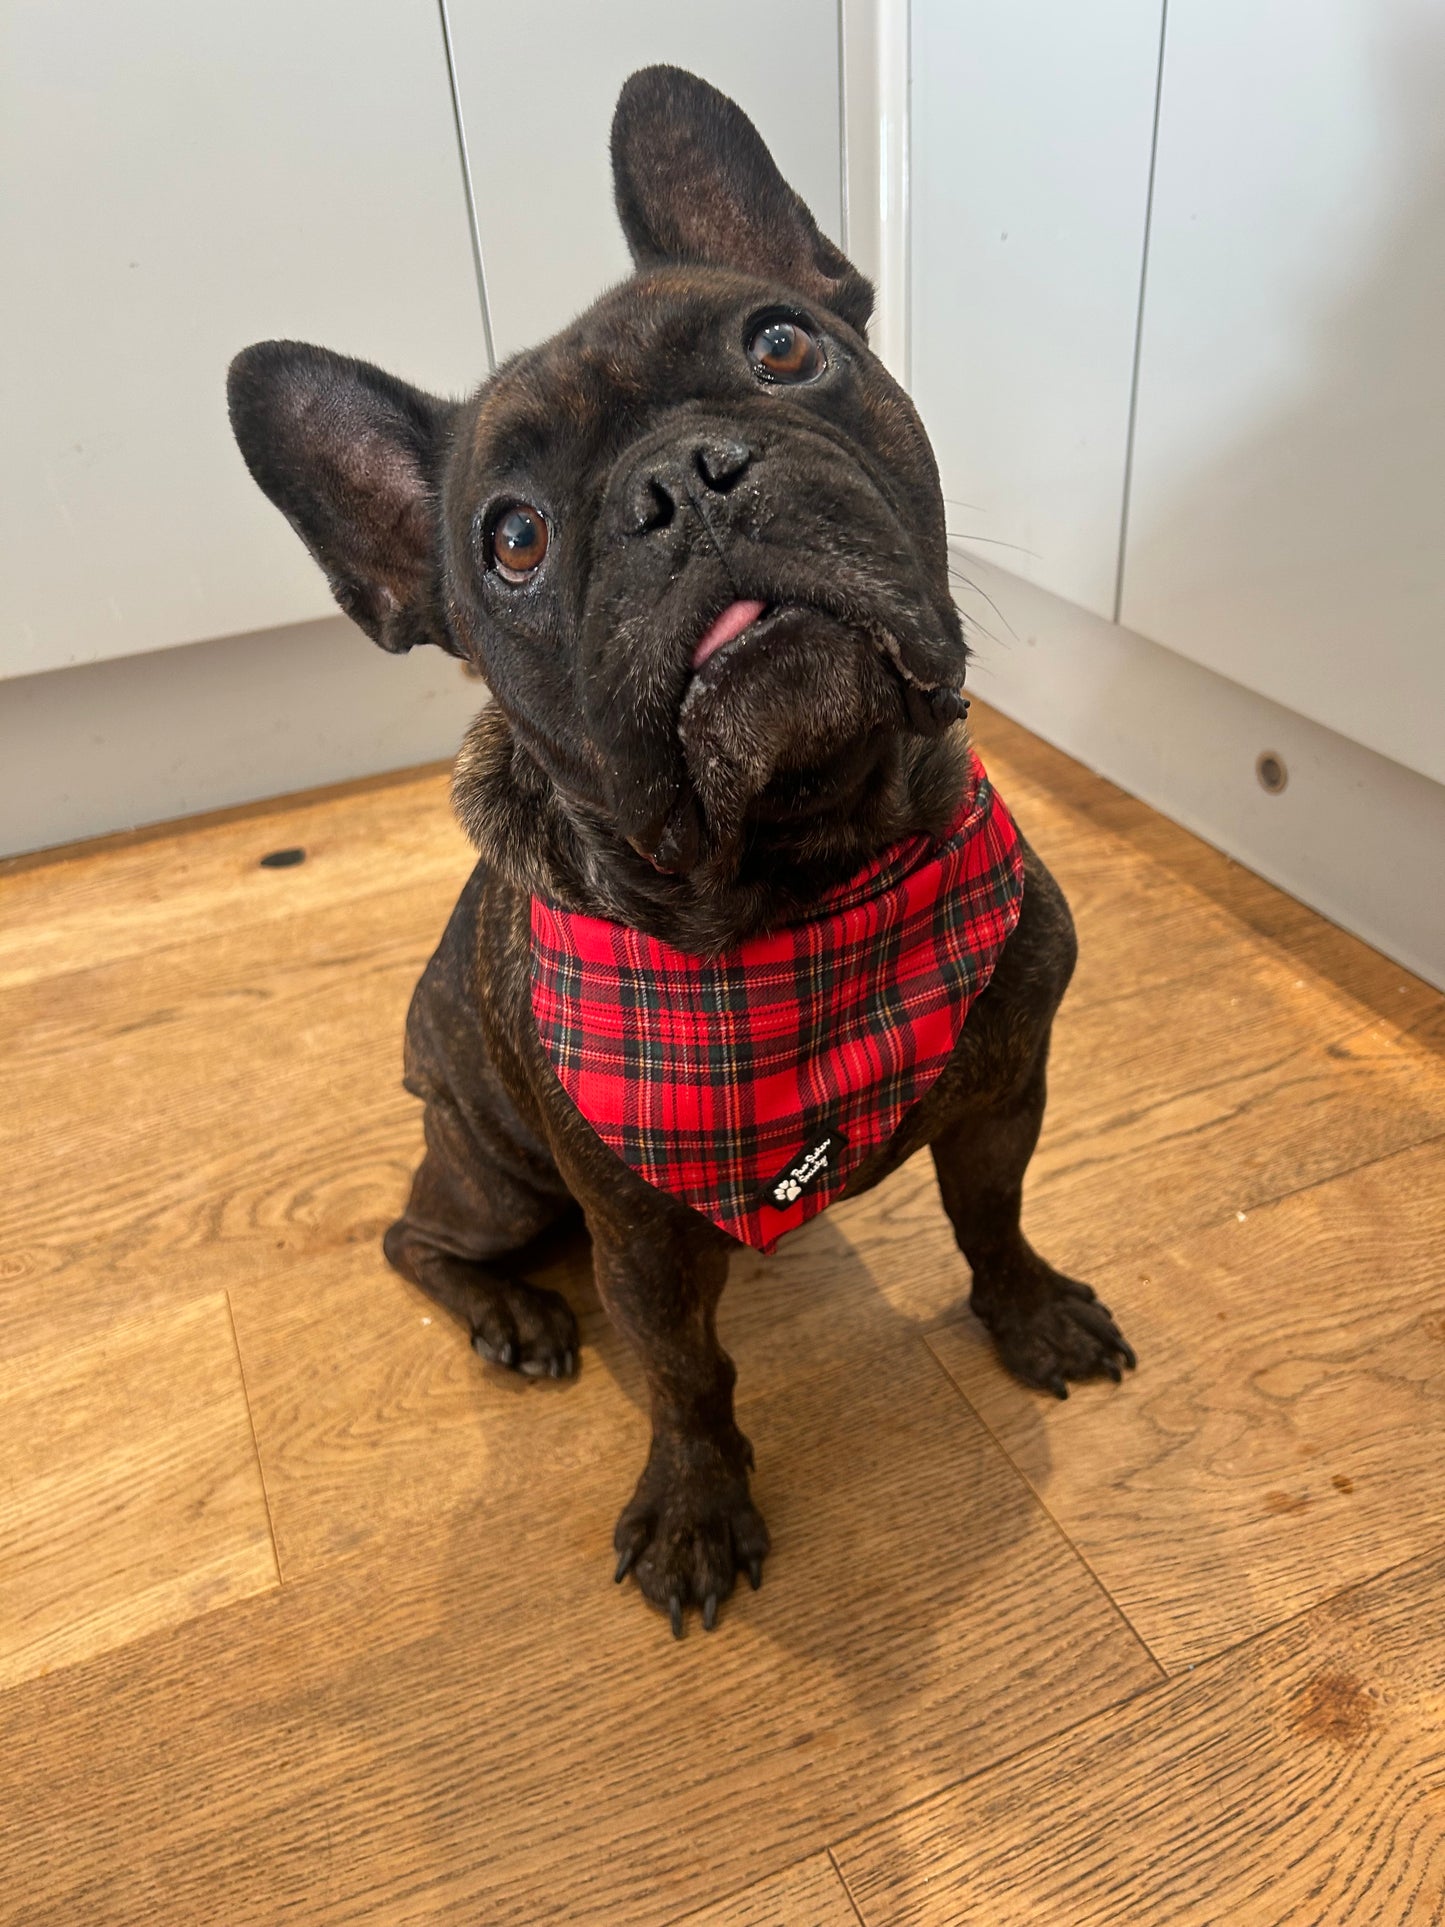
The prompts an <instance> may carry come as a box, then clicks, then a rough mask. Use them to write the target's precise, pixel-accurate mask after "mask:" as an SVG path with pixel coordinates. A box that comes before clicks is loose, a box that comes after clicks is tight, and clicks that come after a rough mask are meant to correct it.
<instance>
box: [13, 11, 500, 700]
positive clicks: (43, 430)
mask: <svg viewBox="0 0 1445 1927" xmlns="http://www.w3.org/2000/svg"><path fill="white" fill-rule="evenodd" d="M3 35H4V40H3V46H0V176H3V188H0V194H3V211H0V349H3V353H0V421H3V429H0V434H3V452H0V465H3V469H4V483H3V491H4V492H3V497H0V675H11V676H14V675H24V674H26V673H28V672H30V671H32V670H39V669H49V668H55V667H58V666H60V665H62V664H67V663H79V662H90V661H95V660H97V659H100V658H104V657H111V656H121V655H128V654H131V653H134V652H136V651H141V650H150V649H158V648H163V647H166V646H168V645H170V644H174V643H181V642H191V641H196V640H199V639H201V638H203V637H209V636H216V635H223V634H230V633H233V632H237V631H243V630H253V629H264V628H268V627H271V626H273V625H275V624H280V623H286V622H294V621H298V620H300V619H302V618H305V617H309V616H318V615H322V614H325V613H329V612H331V610H332V604H331V601H330V598H329V596H328V594H327V591H326V585H325V583H324V582H323V580H322V578H321V575H320V573H319V571H318V570H317V569H316V567H315V565H314V564H313V563H312V562H311V561H310V559H309V558H308V557H307V556H306V554H305V552H304V551H303V549H302V548H301V545H300V544H299V543H298V542H297V540H296V538H295V536H294V535H292V534H291V532H290V530H289V529H287V528H286V526H285V524H284V523H283V522H282V520H281V518H280V517H279V516H278V515H277V513H276V511H275V510H274V509H273V508H272V507H271V506H270V504H269V503H267V502H266V501H265V500H264V499H263V498H262V496H261V495H260V493H259V491H258V490H257V489H256V487H255V485H254V484H253V483H252V481H251V480H250V478H249V476H248V475H247V474H246V472H245V469H244V467H243V465H242V462H241V459H240V456H239V455H238V454H237V452H236V449H235V447H234V445H233V443H232V441H231V436H230V431H229V429H228V427H227V423H226V407H225V375H226V364H227V361H228V360H229V359H230V357H231V355H232V354H234V353H235V351H236V350H237V349H238V348H241V347H243V346H244V345H245V344H246V343H247V342H249V341H254V340H256V339H258V338H259V337H262V336H266V335H291V336H296V337H300V338H302V339H311V340H316V341H320V342H323V343H325V344H326V345H327V346H330V347H334V348H340V349H344V350H347V351H350V352H352V353H355V354H360V355H364V356H368V357H370V358H371V359H374V360H377V361H380V362H384V363H387V364H389V365H390V366H392V367H394V368H395V369H396V370H397V371H398V372H400V373H404V374H407V375H409V376H411V377H413V378H414V379H416V380H418V381H420V382H423V383H426V384H429V385H431V386H434V387H438V388H441V389H444V390H446V389H451V390H462V389H465V388H468V387H470V386H472V385H474V384H475V382H476V381H478V380H479V379H480V378H481V377H482V375H483V374H485V372H486V368H485V359H484V350H483V346H482V336H481V311H480V302H479V299H478V295H477V288H476V280H475V273H474V268H473V263H472V254H471V243H470V236H469V232H468V225H467V215H466V201H465V194H464V190H463V183H462V176H461V168H460V163H459V159H458V153H457V143H456V131H455V124H454V118H453V113H452V106H451V94H450V87H449V84H448V78H447V67H446V55H445V47H444V44H443V40H442V35H441V28H440V23H439V18H438V13H437V6H436V0H349V4H348V5H347V6H345V7H343V8H338V7H336V6H334V5H331V4H326V3H325V0H245V4H241V3H240V0H225V3H224V4H222V3H219V0H207V4H196V3H195V0H189V3H188V0H126V4H124V5H117V4H108V3H107V0H63V3H62V4H55V0H7V4H6V5H5V9H4V25H3ZM362 646H364V645H362V644H361V643H360V642H358V647H362Z"/></svg>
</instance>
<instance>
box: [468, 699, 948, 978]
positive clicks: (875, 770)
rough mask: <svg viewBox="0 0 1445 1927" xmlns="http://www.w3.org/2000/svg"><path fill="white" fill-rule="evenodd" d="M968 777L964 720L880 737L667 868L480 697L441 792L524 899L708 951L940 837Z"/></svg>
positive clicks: (788, 917) (791, 917) (802, 911)
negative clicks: (810, 796) (845, 774)
mask: <svg viewBox="0 0 1445 1927" xmlns="http://www.w3.org/2000/svg"><path fill="white" fill-rule="evenodd" d="M967 774H968V735H967V730H966V726H965V725H964V724H963V723H958V724H956V725H955V726H954V727H953V728H952V729H950V730H948V731H947V732H946V733H945V734H943V735H941V736H933V737H918V736H901V735H900V736H891V737H889V738H887V739H886V740H885V741H884V742H882V743H881V744H879V745H878V746H877V747H876V748H875V749H873V750H872V751H871V752H870V753H869V755H868V756H867V758H866V759H865V760H864V761H862V762H861V763H860V766H859V768H858V771H857V772H856V782H855V783H853V784H852V785H851V786H849V787H848V788H847V789H846V793H842V794H833V795H830V796H828V797H827V798H826V799H824V800H822V801H819V802H817V803H813V804H810V803H807V802H806V801H804V802H802V803H801V804H800V805H797V806H795V799H794V798H791V797H788V796H787V795H786V794H774V795H770V796H767V797H764V798H762V799H760V801H759V808H758V809H757V811H756V812H755V813H754V814H753V816H752V817H751V819H750V821H749V824H748V831H747V836H746V839H745V842H744V845H743V848H742V851H741V853H740V854H739V855H738V856H736V857H734V858H731V859H729V860H728V861H727V862H726V863H724V862H722V861H720V860H718V859H711V860H707V861H704V863H703V864H702V865H701V866H700V867H699V869H698V870H696V871H694V872H693V873H692V874H691V875H688V876H668V875H664V874H660V873H658V872H657V871H656V870H654V869H653V868H652V867H651V866H650V865H649V864H648V863H647V861H646V860H645V859H644V858H642V857H640V856H638V855H637V853H636V852H635V851H634V850H633V849H631V848H630V847H629V846H628V844H627V843H626V842H625V841H624V840H623V839H622V838H621V837H620V836H618V835H617V833H616V831H615V830H612V829H611V828H609V826H608V825H607V824H606V823H605V822H604V821H603V819H602V818H601V817H600V816H599V815H597V814H595V813H594V812H592V811H591V810H589V809H588V808H587V807H586V806H584V805H581V804H579V803H577V802H576V801H574V800H573V799H571V798H569V797H567V796H565V795H564V794H563V793H562V792H561V791H560V790H559V789H558V788H557V786H556V785H555V784H554V783H553V782H552V780H551V778H550V777H549V776H548V775H547V774H546V773H545V772H544V771H543V769H542V768H541V767H540V765H539V764H538V763H537V761H536V760H535V759H534V758H533V757H532V756H531V755H530V754H529V752H528V750H527V749H526V747H525V745H524V744H523V743H522V742H521V740H520V739H519V737H518V736H517V734H516V733H515V732H514V730H513V729H512V726H511V724H510V723H509V722H508V720H507V718H506V717H505V715H504V714H503V713H502V711H501V710H500V709H499V708H498V707H497V706H496V704H491V705H489V706H488V708H486V709H484V710H483V711H482V713H481V715H480V716H478V717H477V719H476V721H475V722H474V723H473V724H472V726H471V728H470V729H469V730H468V732H467V735H466V738H465V740H464V741H463V744H462V748H461V753H460V754H459V756H458V758H457V764H456V771H455V774H454V776H453V779H452V801H453V805H454V807H455V809H456V813H457V816H458V819H459V820H460V822H461V825H462V827H463V829H464V830H465V831H466V833H467V835H468V837H469V838H470V839H471V841H472V843H473V844H474V845H475V847H476V848H477V850H478V851H479V852H480V854H481V855H482V857H483V858H484V859H485V861H486V862H487V863H489V864H490V865H491V866H492V867H493V868H494V869H496V870H497V871H499V872H500V873H501V874H502V875H504V876H506V877H507V878H508V879H509V880H510V881H511V882H513V883H515V884H516V885H517V886H518V888H519V889H522V890H525V891H526V892H527V893H528V894H529V895H537V896H542V897H546V898H547V899H548V900H549V901H551V902H554V903H557V904H560V905H561V906H562V907H563V908H564V909H568V910H578V911H581V912H583V913H584V914H586V915H589V916H595V917H605V918H607V919H609V920H610V921H611V922H614V923H625V924H628V925H631V926H632V927H633V928H634V929H638V930H643V931H645V932H646V933H647V934H648V935H649V936H654V937H657V938H660V939H661V940H662V941H663V942H665V943H669V944H672V945H673V946H674V947H675V948H677V949H679V950H685V951H688V952H691V953H693V954H696V955H704V956H715V955H717V954H718V953H719V952H721V951H724V950H727V949H729V948H730V947H731V946H732V945H733V944H735V943H739V942H741V940H742V939H743V938H744V937H748V936H752V935H754V934H756V933H757V932H758V931H760V930H766V929H770V928H776V927H778V926H780V925H783V924H786V923H795V922H797V921H799V920H800V919H801V918H803V917H806V916H807V915H808V914H809V912H810V911H811V909H812V908H813V907H814V905H815V904H816V903H817V902H818V899H819V898H820V897H821V896H822V895H823V893H824V892H825V891H827V890H829V889H831V888H832V887H833V886H834V885H836V884H839V883H843V882H846V881H847V879H848V878H849V877H851V876H855V875H856V874H857V872H858V871H859V870H860V869H862V868H863V866H864V865H865V864H866V863H868V862H869V861H870V860H871V859H872V858H874V857H876V856H877V855H878V854H879V853H880V852H881V851H883V850H885V849H887V848H888V847H889V846H890V845H891V844H894V843H897V842H898V841H899V840H900V839H901V838H903V837H906V836H912V835H917V834H919V833H920V832H928V833H930V834H932V835H936V836H942V835H943V834H944V832H945V831H946V830H947V828H948V825H949V823H950V822H951V821H952V819H953V816H954V813H955V811H956V810H957V807H958V802H959V799H960V797H961V796H962V794H963V787H964V783H965V781H966V780H967Z"/></svg>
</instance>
